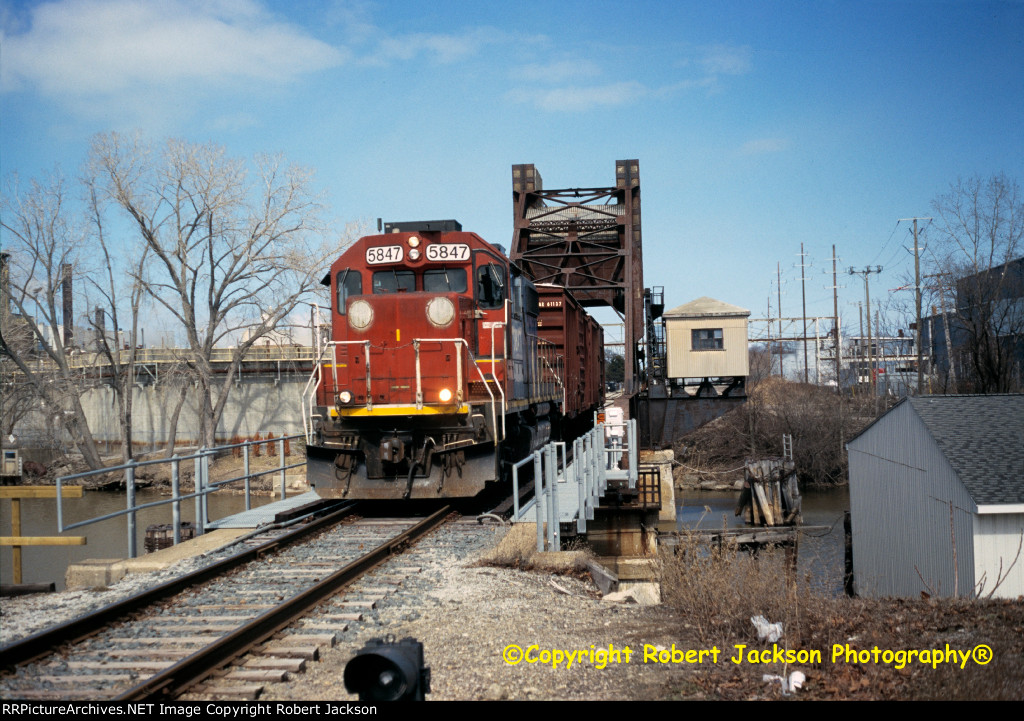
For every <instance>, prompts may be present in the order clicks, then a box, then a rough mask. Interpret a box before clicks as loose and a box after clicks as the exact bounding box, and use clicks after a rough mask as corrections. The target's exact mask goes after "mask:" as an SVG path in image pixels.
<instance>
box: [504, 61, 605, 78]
mask: <svg viewBox="0 0 1024 721" xmlns="http://www.w3.org/2000/svg"><path fill="white" fill-rule="evenodd" d="M600 73H601V69H600V68H599V67H598V65H597V63H595V62H592V61H590V60H560V61H555V62H551V63H546V64H541V63H531V64H529V65H523V66H520V67H518V68H514V69H513V70H512V72H510V73H509V74H510V75H511V76H512V77H513V78H514V79H515V80H518V81H522V82H530V83H532V82H546V83H564V82H567V81H570V80H578V79H579V78H591V77H594V76H596V75H600Z"/></svg>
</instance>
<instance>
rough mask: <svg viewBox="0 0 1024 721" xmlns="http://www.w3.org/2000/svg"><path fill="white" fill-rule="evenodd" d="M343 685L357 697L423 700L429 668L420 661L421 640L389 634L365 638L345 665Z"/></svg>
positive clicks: (426, 692)
mask: <svg viewBox="0 0 1024 721" xmlns="http://www.w3.org/2000/svg"><path fill="white" fill-rule="evenodd" d="M345 689H346V690H347V691H348V692H349V693H354V694H358V695H359V700H360V701H373V702H377V701H423V700H425V699H424V695H425V694H428V693H430V669H429V668H426V667H424V665H423V644H422V643H420V642H419V641H417V640H416V639H414V638H412V637H406V638H403V639H402V640H401V641H395V638H394V636H391V635H390V634H389V635H388V636H387V637H386V638H375V639H372V640H370V641H367V642H366V645H365V646H363V647H362V648H361V649H359V651H358V652H357V653H356V655H355V656H354V657H353V658H352V660H351V661H349V662H348V663H347V664H346V665H345Z"/></svg>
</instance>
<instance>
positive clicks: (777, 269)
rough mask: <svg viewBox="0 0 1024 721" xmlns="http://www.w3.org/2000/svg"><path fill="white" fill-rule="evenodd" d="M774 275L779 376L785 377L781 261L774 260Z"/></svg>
mask: <svg viewBox="0 0 1024 721" xmlns="http://www.w3.org/2000/svg"><path fill="white" fill-rule="evenodd" d="M775 275H776V278H777V280H778V286H777V290H778V291H779V378H785V374H784V373H783V372H782V263H781V262H778V261H776V263H775Z"/></svg>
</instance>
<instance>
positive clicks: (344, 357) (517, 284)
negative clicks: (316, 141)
mask: <svg viewBox="0 0 1024 721" xmlns="http://www.w3.org/2000/svg"><path fill="white" fill-rule="evenodd" d="M385 230H387V231H390V232H385V233H384V234H382V235H371V236H367V237H364V238H361V239H360V240H359V241H357V242H356V243H355V244H354V245H352V247H350V248H349V249H348V250H347V251H345V253H344V254H342V256H341V257H340V258H338V260H336V261H335V262H334V264H333V265H332V266H331V270H330V273H329V274H328V276H327V277H325V278H324V281H323V282H324V284H325V285H330V287H331V297H332V302H331V305H332V308H331V328H332V330H331V342H330V344H329V345H328V346H327V347H326V348H325V352H324V354H323V355H322V356H321V362H320V363H319V364H318V366H317V368H316V369H315V371H314V379H313V380H314V381H315V384H316V385H315V392H314V393H312V394H311V395H312V398H314V399H315V400H314V401H313V404H311V405H313V407H312V408H311V409H310V411H311V418H312V422H313V424H312V428H311V435H310V438H309V441H308V443H307V458H308V466H307V477H308V479H309V482H310V485H311V486H312V487H313V488H314V489H315V490H316V491H317V492H318V493H319V494H320V496H321V497H324V498H357V499H378V498H382V499H401V498H447V497H467V496H474V495H476V494H477V493H479V492H480V491H481V490H483V488H484V487H485V485H486V484H487V483H489V482H493V481H500V480H502V479H503V478H507V477H508V472H509V468H510V464H511V463H514V462H515V461H518V460H520V459H522V458H524V457H526V456H527V455H528V454H529V453H530V452H532V451H533V450H535V449H537V448H539V447H540V446H542V445H543V444H544V443H546V442H547V441H548V440H549V439H552V438H565V437H571V436H574V435H576V434H578V433H579V432H581V431H582V430H584V429H585V427H586V426H588V424H589V423H590V422H592V418H593V411H594V410H595V409H596V408H598V407H599V405H600V404H601V401H602V399H603V392H604V377H603V374H604V364H603V358H604V352H603V340H602V332H601V328H600V326H599V325H598V324H597V322H596V321H594V319H593V318H591V317H590V316H589V315H587V313H586V312H585V311H584V309H583V308H582V307H581V306H580V305H579V304H578V303H577V302H576V301H575V300H574V299H573V298H572V297H571V296H570V295H569V294H568V293H567V292H566V291H565V290H564V289H562V288H560V287H555V286H546V285H542V286H536V285H534V283H533V282H532V281H531V280H530V279H529V278H527V277H525V276H524V275H523V273H522V271H521V270H520V269H519V268H518V267H516V266H515V265H513V264H512V263H510V262H509V260H508V258H507V257H505V254H504V252H503V251H502V249H501V248H499V247H497V246H494V245H491V244H490V243H488V242H487V241H485V240H484V239H483V238H481V237H480V236H478V235H477V234H475V233H468V232H462V227H461V226H460V225H459V224H458V223H457V222H455V221H430V222H420V223H397V224H389V225H388V226H387V228H386V229H385Z"/></svg>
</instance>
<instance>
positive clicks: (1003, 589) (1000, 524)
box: [974, 513, 1024, 598]
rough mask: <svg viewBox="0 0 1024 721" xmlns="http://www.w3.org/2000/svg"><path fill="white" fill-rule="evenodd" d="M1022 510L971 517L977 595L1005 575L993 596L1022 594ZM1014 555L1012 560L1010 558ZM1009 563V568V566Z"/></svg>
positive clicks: (1023, 523)
mask: <svg viewBox="0 0 1024 721" xmlns="http://www.w3.org/2000/svg"><path fill="white" fill-rule="evenodd" d="M1022 544H1024V513H1003V514H985V515H980V514H979V515H977V516H975V520H974V564H975V565H974V577H975V579H977V580H976V582H975V583H976V590H977V593H978V595H979V596H986V595H988V593H989V592H990V591H992V588H993V586H994V585H995V584H996V579H998V578H999V576H1000V573H1002V574H1003V576H1004V577H1005V578H1004V580H1003V582H1002V583H1001V584H999V587H998V588H997V589H996V590H995V594H994V596H995V597H996V598H1017V597H1018V596H1022V595H1024V547H1022ZM1015 558H1016V563H1014V559H1015ZM1011 566H1012V568H1011Z"/></svg>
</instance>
